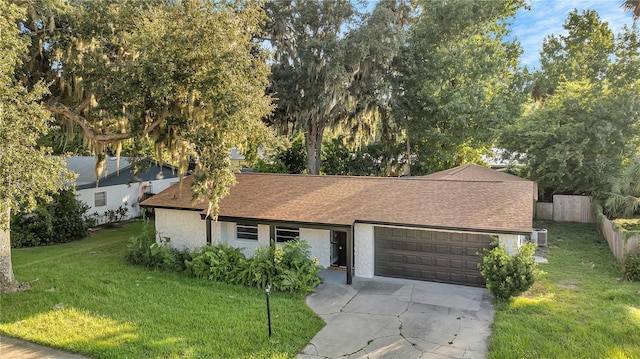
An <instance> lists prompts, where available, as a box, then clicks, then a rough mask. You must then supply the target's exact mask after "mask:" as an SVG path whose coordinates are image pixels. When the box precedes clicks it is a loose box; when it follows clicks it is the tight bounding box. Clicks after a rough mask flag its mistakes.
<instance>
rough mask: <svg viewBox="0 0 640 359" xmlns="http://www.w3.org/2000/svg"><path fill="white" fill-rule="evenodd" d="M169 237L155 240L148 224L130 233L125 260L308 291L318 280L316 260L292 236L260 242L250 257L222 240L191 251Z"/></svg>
mask: <svg viewBox="0 0 640 359" xmlns="http://www.w3.org/2000/svg"><path fill="white" fill-rule="evenodd" d="M169 242H170V239H169V238H161V239H158V240H156V234H155V231H154V228H153V225H152V224H149V223H148V222H147V223H146V224H145V226H144V229H143V231H142V233H140V234H139V235H137V236H135V237H133V238H132V239H131V241H130V244H129V250H128V252H127V255H126V260H127V261H128V262H129V263H132V264H136V265H143V266H145V267H148V268H153V269H162V270H172V271H179V272H181V271H184V272H185V274H186V275H189V276H192V277H196V278H204V279H207V280H211V281H217V282H223V283H227V284H241V285H246V286H250V287H258V288H264V287H266V285H267V284H269V285H270V286H271V287H272V288H273V289H274V290H279V291H286V292H292V293H293V292H296V293H309V292H311V291H313V290H314V289H315V288H316V287H317V286H318V284H320V283H321V279H320V270H321V267H320V266H319V265H318V260H317V259H315V258H311V252H310V248H311V247H310V246H309V244H308V243H307V242H305V241H302V240H300V239H295V240H293V241H289V242H286V243H284V244H283V245H281V246H275V245H271V246H261V247H258V248H257V249H256V251H255V254H254V255H253V256H252V257H251V258H248V259H247V258H245V256H244V255H243V254H242V252H241V251H240V249H238V248H233V247H230V246H228V245H226V244H218V245H215V246H212V245H206V246H204V247H202V248H200V249H198V250H196V251H194V252H188V251H186V250H185V251H180V250H177V249H175V248H173V247H171V246H170V245H169Z"/></svg>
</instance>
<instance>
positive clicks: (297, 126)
mask: <svg viewBox="0 0 640 359" xmlns="http://www.w3.org/2000/svg"><path fill="white" fill-rule="evenodd" d="M408 10H409V8H408V6H407V5H406V4H405V2H404V1H395V0H384V1H381V2H380V3H378V4H377V5H376V6H375V9H374V10H373V12H372V13H371V14H361V13H359V12H358V11H357V8H356V6H355V5H354V4H352V3H351V1H349V0H327V1H320V0H309V1H271V2H269V3H268V14H269V16H270V19H271V21H270V23H269V26H268V31H267V34H268V41H269V43H270V44H271V46H273V49H274V54H275V58H274V64H273V66H272V80H271V86H270V90H271V91H272V92H273V93H274V96H275V97H276V98H277V103H278V107H277V109H276V111H275V113H274V116H273V118H272V121H273V122H274V123H275V124H276V125H277V126H279V127H280V128H281V129H282V130H283V131H282V132H284V133H288V132H294V133H297V132H303V133H304V134H305V142H306V146H307V172H308V173H310V174H318V173H319V171H320V158H321V147H322V140H323V137H324V133H325V130H326V129H327V128H335V127H339V126H344V127H346V128H348V129H349V130H348V133H350V134H357V133H359V132H361V131H367V129H368V128H367V127H368V126H370V125H371V124H372V122H373V116H374V114H375V113H376V112H377V110H378V106H377V105H378V103H379V102H378V101H379V100H380V99H382V98H383V97H384V96H385V95H387V96H388V94H389V93H388V92H385V91H384V89H383V88H382V79H383V78H384V71H387V70H388V68H389V66H390V64H391V61H392V60H393V58H394V56H395V54H396V52H397V49H398V47H399V45H400V44H401V43H402V39H401V36H402V33H403V26H404V24H405V22H406V16H407V12H408Z"/></svg>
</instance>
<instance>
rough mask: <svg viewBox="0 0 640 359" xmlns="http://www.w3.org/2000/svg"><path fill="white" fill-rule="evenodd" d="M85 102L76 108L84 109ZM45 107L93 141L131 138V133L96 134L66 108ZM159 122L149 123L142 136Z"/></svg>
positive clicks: (59, 106)
mask: <svg viewBox="0 0 640 359" xmlns="http://www.w3.org/2000/svg"><path fill="white" fill-rule="evenodd" d="M86 101H87V100H85V101H83V103H81V104H80V105H78V108H83V107H86V105H84V103H85V102H86ZM46 107H47V110H49V111H50V112H51V113H52V114H54V115H59V116H63V117H64V118H66V119H67V120H69V121H71V122H73V123H75V124H76V125H78V126H80V128H81V129H82V132H83V133H84V135H85V136H86V137H88V138H90V139H92V140H94V141H97V142H116V141H122V140H126V139H129V138H131V137H132V134H131V133H107V134H101V133H97V132H96V130H95V129H94V128H93V127H92V126H91V124H90V123H89V122H88V121H87V120H85V119H84V118H83V117H82V116H80V115H78V114H76V113H74V112H73V111H71V110H69V108H68V107H67V106H65V105H63V104H61V103H54V104H51V103H47V104H46ZM160 122H161V120H155V121H153V122H151V123H150V124H149V125H147V126H146V128H145V129H144V131H143V132H142V133H143V134H144V135H147V134H149V133H151V131H153V130H154V129H155V128H156V127H158V125H160Z"/></svg>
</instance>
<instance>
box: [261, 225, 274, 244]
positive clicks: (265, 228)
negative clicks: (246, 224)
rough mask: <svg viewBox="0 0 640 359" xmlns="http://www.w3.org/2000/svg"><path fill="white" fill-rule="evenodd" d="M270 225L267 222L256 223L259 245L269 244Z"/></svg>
mask: <svg viewBox="0 0 640 359" xmlns="http://www.w3.org/2000/svg"><path fill="white" fill-rule="evenodd" d="M271 239H272V238H271V226H269V225H268V224H259V225H258V244H259V245H261V246H269V245H271Z"/></svg>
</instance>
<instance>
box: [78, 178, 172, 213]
mask: <svg viewBox="0 0 640 359" xmlns="http://www.w3.org/2000/svg"><path fill="white" fill-rule="evenodd" d="M175 181H177V179H176V178H165V179H161V180H155V181H145V182H134V183H130V184H121V185H116V186H107V187H100V188H86V189H81V190H77V191H76V199H77V200H79V201H82V202H84V203H85V204H86V205H88V206H89V210H88V211H87V215H89V216H93V217H94V218H97V221H98V224H102V223H105V222H106V216H105V213H106V212H107V210H117V209H118V208H119V207H121V206H126V207H127V209H128V211H127V214H126V218H124V219H130V218H135V217H139V216H140V215H141V212H140V206H139V205H138V204H139V203H140V199H141V198H142V195H143V194H144V192H145V191H146V187H145V186H151V187H150V188H151V189H152V190H153V192H154V193H159V192H160V191H163V190H165V189H166V188H167V187H169V186H170V185H171V183H173V182H175ZM96 192H105V194H106V202H107V204H106V206H99V207H96V206H95V193H96ZM96 212H97V213H98V216H95V215H94V214H95V213H96Z"/></svg>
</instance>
